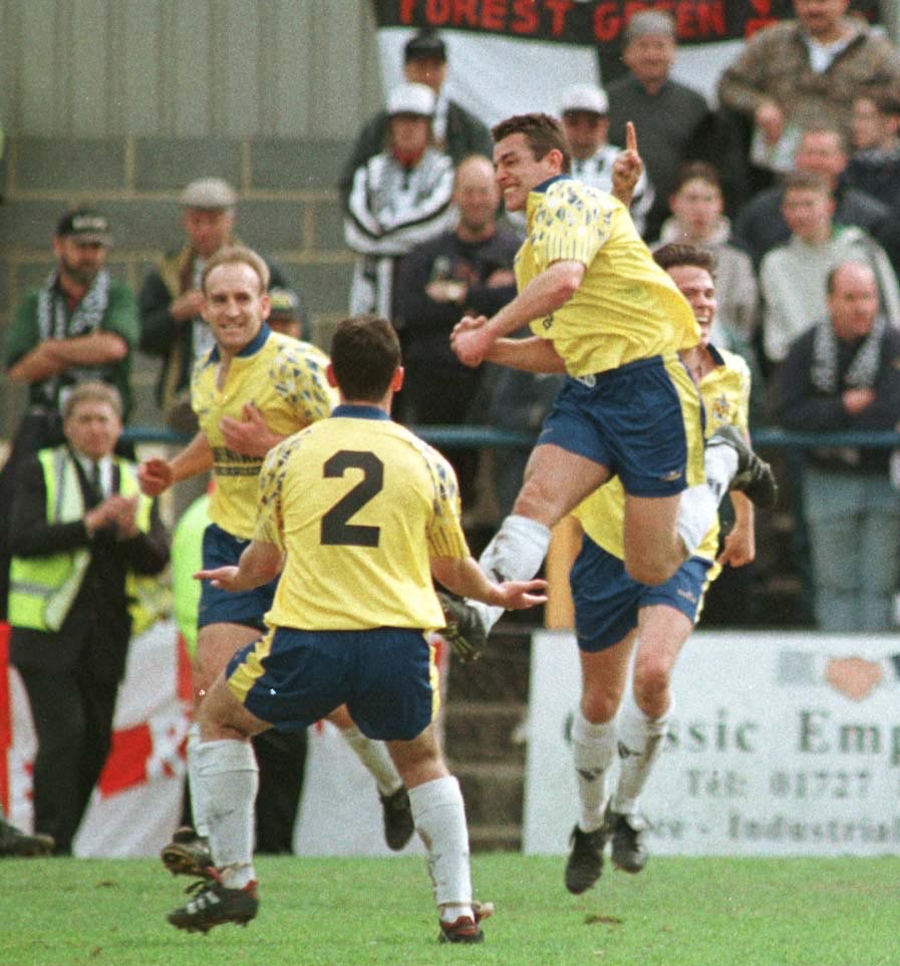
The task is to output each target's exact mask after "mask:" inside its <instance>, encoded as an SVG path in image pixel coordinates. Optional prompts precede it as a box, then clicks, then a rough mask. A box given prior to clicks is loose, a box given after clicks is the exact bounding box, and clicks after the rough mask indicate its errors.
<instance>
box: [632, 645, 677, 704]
mask: <svg viewBox="0 0 900 966" xmlns="http://www.w3.org/2000/svg"><path fill="white" fill-rule="evenodd" d="M671 671H672V669H671V667H670V665H669V662H668V661H667V660H665V659H664V658H663V657H662V655H659V656H654V657H651V658H649V659H648V660H645V661H643V662H638V663H636V664H635V667H634V699H635V701H636V702H637V706H638V707H639V708H640V709H641V711H643V712H644V714H646V715H649V716H650V717H651V718H658V717H660V715H662V714H664V713H665V711H666V708H667V707H668V706H669V682H670V680H671Z"/></svg>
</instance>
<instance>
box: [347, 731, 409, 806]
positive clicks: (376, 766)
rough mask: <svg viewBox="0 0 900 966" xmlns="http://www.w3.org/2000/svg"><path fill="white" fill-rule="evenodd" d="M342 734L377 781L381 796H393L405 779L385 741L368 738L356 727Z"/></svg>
mask: <svg viewBox="0 0 900 966" xmlns="http://www.w3.org/2000/svg"><path fill="white" fill-rule="evenodd" d="M341 734H342V735H343V736H344V741H346V742H347V744H348V745H350V747H351V748H352V749H353V753H354V754H355V755H356V757H357V758H358V759H359V760H360V761H361V762H362V763H363V764H364V765H365V766H366V768H367V770H368V771H369V774H371V776H372V777H373V778H374V779H375V783H376V784H377V785H378V792H379V794H381V795H384V796H385V797H387V796H388V795H393V794H394V792H396V791H397V790H398V789H399V788H400V786H401V785H402V784H403V779H402V778H401V777H400V774H399V772H398V771H397V769H396V768H395V767H394V763H393V761H391V756H390V755H389V754H388V750H387V745H385V743H384V742H383V741H373V740H372V739H371V738H367V737H366V736H365V735H364V734H363V733H362V732H361V731H360V730H359V728H357V727H356V726H355V725H353V726H352V727H350V728H346V729H341Z"/></svg>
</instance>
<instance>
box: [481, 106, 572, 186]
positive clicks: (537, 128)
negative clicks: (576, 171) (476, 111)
mask: <svg viewBox="0 0 900 966" xmlns="http://www.w3.org/2000/svg"><path fill="white" fill-rule="evenodd" d="M510 134H523V135H524V136H525V141H526V143H527V144H528V147H529V148H530V150H531V155H532V157H533V158H534V160H535V161H540V160H541V158H543V157H545V156H546V155H547V154H548V153H549V152H550V151H552V150H554V148H555V149H556V150H557V151H560V152H561V153H562V156H563V163H562V170H563V171H564V172H565V173H567V174H568V172H569V171H571V170H572V149H571V148H570V147H569V139H568V138H567V137H566V132H565V130H564V129H563V126H562V124H561V123H560V122H559V121H558V120H557V119H556V118H555V117H551V116H550V115H549V114H516V115H514V116H513V117H508V118H507V119H506V120H505V121H501V122H500V123H499V124H497V125H495V126H494V127H492V128H491V137H492V138H493V139H494V144H497V142H499V141H502V140H503V139H504V138H508V137H509V136H510Z"/></svg>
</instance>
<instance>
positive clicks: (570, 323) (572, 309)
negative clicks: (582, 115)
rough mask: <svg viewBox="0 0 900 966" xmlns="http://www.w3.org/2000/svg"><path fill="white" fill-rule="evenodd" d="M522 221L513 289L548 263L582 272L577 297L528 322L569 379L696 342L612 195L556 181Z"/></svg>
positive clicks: (671, 286) (683, 306) (683, 311)
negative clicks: (524, 228) (574, 265)
mask: <svg viewBox="0 0 900 966" xmlns="http://www.w3.org/2000/svg"><path fill="white" fill-rule="evenodd" d="M527 219H528V236H527V238H526V239H525V241H524V242H523V244H522V247H521V248H520V249H519V252H518V254H517V255H516V262H515V273H516V283H517V285H518V288H519V291H521V290H522V289H523V288H524V287H525V286H526V285H527V284H528V283H529V282H530V281H531V280H532V279H533V278H534V277H535V276H537V275H538V274H540V273H541V272H543V271H545V270H546V269H547V268H549V266H550V265H551V264H553V262H557V261H569V260H572V261H578V262H581V263H582V264H583V265H584V266H585V267H586V271H585V274H584V278H583V280H582V283H581V285H580V286H579V287H578V290H577V291H576V292H575V294H574V295H572V297H571V298H570V299H569V300H568V301H567V302H566V303H565V304H564V305H562V306H561V307H560V308H558V309H557V310H556V311H555V312H553V313H552V314H550V315H548V316H547V317H546V318H543V319H535V320H533V321H532V322H531V329H532V331H533V332H534V334H535V335H538V336H541V337H542V338H544V339H550V340H551V341H552V342H553V347H554V348H555V349H556V351H557V352H558V353H559V355H560V356H561V357H562V359H563V361H564V362H565V365H566V371H567V372H568V373H569V375H570V376H585V375H589V374H591V373H597V372H603V371H605V370H607V369H616V368H618V367H619V366H623V365H626V364H627V363H629V362H635V361H636V360H638V359H648V358H651V357H652V356H657V355H670V354H672V353H674V352H678V351H680V350H682V349H688V348H690V347H691V346H695V345H697V343H698V342H699V341H700V329H699V327H698V326H697V322H696V320H695V319H694V314H693V312H692V311H691V307H690V305H688V302H687V300H686V299H685V298H684V296H683V295H682V294H681V292H679V291H678V288H677V286H676V285H675V283H674V282H673V281H672V279H671V278H670V277H669V276H668V274H667V273H666V272H664V271H663V269H661V268H660V267H659V266H658V265H657V264H656V262H654V261H653V256H652V255H651V254H650V250H649V249H648V248H647V246H646V245H645V244H644V242H643V241H642V240H641V237H640V235H638V233H637V230H636V229H635V227H634V223H633V222H632V220H631V216H630V215H629V213H628V210H627V209H626V208H625V206H624V205H623V204H622V203H621V202H620V201H618V200H617V199H616V198H614V197H613V196H612V195H610V194H608V193H607V192H605V191H600V190H598V189H595V188H590V187H588V186H587V185H585V184H582V183H581V182H580V181H576V180H574V179H572V178H570V177H568V176H562V177H559V178H555V179H553V180H551V181H550V182H549V183H547V184H545V186H543V188H542V189H539V190H535V191H532V192H531V194H530V195H529V196H528V203H527Z"/></svg>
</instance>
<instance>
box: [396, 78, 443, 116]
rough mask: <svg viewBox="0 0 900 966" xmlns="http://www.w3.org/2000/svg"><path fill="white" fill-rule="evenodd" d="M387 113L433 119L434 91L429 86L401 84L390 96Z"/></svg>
mask: <svg viewBox="0 0 900 966" xmlns="http://www.w3.org/2000/svg"><path fill="white" fill-rule="evenodd" d="M387 112H388V114H391V115H393V114H418V115H421V116H422V117H431V116H432V115H433V114H434V91H433V90H432V89H431V88H430V87H429V86H428V85H427V84H400V85H399V86H398V87H395V88H394V89H393V90H392V91H391V93H390V95H389V96H388V101H387Z"/></svg>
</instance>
